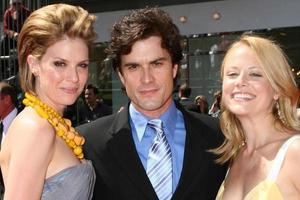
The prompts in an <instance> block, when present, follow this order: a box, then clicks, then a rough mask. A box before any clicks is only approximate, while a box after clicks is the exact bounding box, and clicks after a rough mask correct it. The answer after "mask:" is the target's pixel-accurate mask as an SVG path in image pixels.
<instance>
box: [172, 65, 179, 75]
mask: <svg viewBox="0 0 300 200" xmlns="http://www.w3.org/2000/svg"><path fill="white" fill-rule="evenodd" d="M177 73H178V64H174V66H173V78H175V77H176V76H177Z"/></svg>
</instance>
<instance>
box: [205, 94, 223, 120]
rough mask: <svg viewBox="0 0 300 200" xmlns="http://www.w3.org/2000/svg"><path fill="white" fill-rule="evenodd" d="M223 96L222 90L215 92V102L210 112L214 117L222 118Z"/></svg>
mask: <svg viewBox="0 0 300 200" xmlns="http://www.w3.org/2000/svg"><path fill="white" fill-rule="evenodd" d="M221 98H222V92H221V91H217V92H215V93H214V102H213V103H212V105H211V107H210V109H209V111H208V114H209V115H210V116H212V117H216V118H220V115H221Z"/></svg>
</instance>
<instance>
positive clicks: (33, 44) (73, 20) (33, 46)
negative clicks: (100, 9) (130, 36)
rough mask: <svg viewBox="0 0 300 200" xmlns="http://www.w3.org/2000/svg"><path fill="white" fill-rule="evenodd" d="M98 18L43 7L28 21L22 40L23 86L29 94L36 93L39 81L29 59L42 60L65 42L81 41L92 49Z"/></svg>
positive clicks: (73, 8)
mask: <svg viewBox="0 0 300 200" xmlns="http://www.w3.org/2000/svg"><path fill="white" fill-rule="evenodd" d="M95 20H96V17H95V16H93V15H90V14H89V13H88V12H87V11H86V10H84V9H83V8H81V7H79V6H72V5H67V4H52V5H48V6H45V7H42V8H40V9H38V10H36V11H34V12H33V13H31V15H30V16H29V17H28V18H27V20H26V21H25V23H24V25H23V28H22V30H21V33H20V36H19V38H18V54H19V65H20V84H21V87H22V89H23V91H25V92H31V93H34V92H35V77H34V76H33V74H32V73H31V71H30V69H29V66H28V64H27V57H28V55H33V56H35V57H36V58H38V59H39V60H40V59H42V57H43V55H44V54H45V52H46V50H47V49H48V48H49V47H50V46H51V45H53V44H54V43H56V42H58V41H59V40H61V39H63V37H64V36H68V37H70V38H76V37H79V38H81V39H83V40H84V41H85V43H86V44H87V46H88V48H89V49H91V47H92V44H93V41H94V40H95V38H96V33H95V31H94V28H93V24H94V22H95Z"/></svg>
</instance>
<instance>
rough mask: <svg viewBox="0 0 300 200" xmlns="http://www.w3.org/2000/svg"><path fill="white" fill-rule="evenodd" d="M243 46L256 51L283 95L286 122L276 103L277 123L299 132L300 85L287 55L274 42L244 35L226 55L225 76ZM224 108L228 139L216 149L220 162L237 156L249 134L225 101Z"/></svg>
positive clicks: (223, 128) (267, 74) (274, 111)
mask: <svg viewBox="0 0 300 200" xmlns="http://www.w3.org/2000/svg"><path fill="white" fill-rule="evenodd" d="M241 45H246V46H248V47H249V48H251V49H252V50H253V51H254V52H255V54H256V56H257V58H258V61H259V63H260V65H261V67H262V70H263V71H264V73H265V74H266V77H267V79H268V81H269V82H270V84H271V86H272V88H273V89H274V90H275V91H276V93H278V94H279V99H278V104H279V107H280V112H281V113H282V117H283V118H284V122H283V121H282V119H280V116H278V109H277V108H276V106H275V102H274V105H273V117H274V120H275V121H274V124H275V125H277V127H278V128H279V129H280V130H288V131H290V132H299V131H300V122H299V119H298V118H297V114H296V108H297V104H298V102H299V94H300V93H299V89H298V88H297V84H296V82H295V80H294V76H293V73H292V71H291V67H290V65H289V63H288V60H287V57H286V55H285V54H284V52H283V51H282V49H281V48H280V47H279V45H278V44H276V43H275V42H274V41H272V40H270V39H266V38H263V37H259V36H255V35H247V34H244V35H242V36H241V38H240V39H239V40H238V41H236V42H234V43H233V44H232V46H231V47H230V48H229V50H228V51H227V53H226V55H225V57H224V60H223V63H222V67H221V78H222V79H223V76H224V65H225V63H226V61H227V59H228V55H229V54H231V52H232V51H233V50H234V49H236V48H239V47H240V46H241ZM221 108H222V114H221V119H220V123H221V129H222V132H223V134H224V136H225V141H224V143H223V144H222V146H220V147H219V148H217V149H215V150H213V151H214V152H215V153H217V154H219V155H221V157H220V158H219V159H218V160H217V161H218V162H220V163H225V162H226V161H228V160H232V159H234V158H235V157H236V155H237V153H238V151H239V149H240V145H241V144H242V143H243V141H244V140H245V136H244V131H243V128H242V125H241V123H240V121H239V120H238V118H237V117H236V116H235V115H234V114H233V113H231V112H230V111H229V110H228V109H227V108H226V106H225V105H224V103H223V102H222V100H221Z"/></svg>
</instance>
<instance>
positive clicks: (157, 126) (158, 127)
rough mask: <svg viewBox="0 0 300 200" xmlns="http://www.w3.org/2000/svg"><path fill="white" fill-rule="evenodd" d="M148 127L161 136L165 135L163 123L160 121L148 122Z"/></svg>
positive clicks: (152, 120)
mask: <svg viewBox="0 0 300 200" xmlns="http://www.w3.org/2000/svg"><path fill="white" fill-rule="evenodd" d="M148 125H149V127H151V128H153V129H154V130H155V131H156V132H157V133H159V135H161V134H162V133H163V122H162V121H161V120H160V119H151V120H149V121H148Z"/></svg>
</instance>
